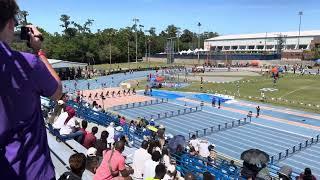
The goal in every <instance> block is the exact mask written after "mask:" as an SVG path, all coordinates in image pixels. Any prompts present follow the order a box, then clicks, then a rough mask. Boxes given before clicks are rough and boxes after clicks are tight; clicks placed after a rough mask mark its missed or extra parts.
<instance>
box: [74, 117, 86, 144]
mask: <svg viewBox="0 0 320 180" xmlns="http://www.w3.org/2000/svg"><path fill="white" fill-rule="evenodd" d="M87 127H88V122H87V121H85V120H83V121H81V128H80V129H79V131H81V132H82V133H83V136H81V137H79V138H78V139H77V141H78V142H79V143H80V144H83V140H84V137H85V136H86V135H87V133H88V132H87V130H86V129H87Z"/></svg>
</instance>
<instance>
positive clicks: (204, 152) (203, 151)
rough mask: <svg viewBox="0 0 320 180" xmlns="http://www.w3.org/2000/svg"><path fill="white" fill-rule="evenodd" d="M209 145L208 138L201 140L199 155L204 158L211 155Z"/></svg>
mask: <svg viewBox="0 0 320 180" xmlns="http://www.w3.org/2000/svg"><path fill="white" fill-rule="evenodd" d="M208 147H209V142H208V141H207V140H200V143H199V155H200V156H201V157H202V158H207V157H208V156H209V155H210V152H209V149H208Z"/></svg>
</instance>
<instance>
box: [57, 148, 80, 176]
mask: <svg viewBox="0 0 320 180" xmlns="http://www.w3.org/2000/svg"><path fill="white" fill-rule="evenodd" d="M69 166H70V169H71V171H68V172H65V173H63V174H62V175H61V176H60V178H59V180H81V177H82V174H83V172H84V170H85V168H86V156H85V155H84V154H83V153H76V154H73V155H71V156H70V158H69Z"/></svg>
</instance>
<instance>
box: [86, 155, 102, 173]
mask: <svg viewBox="0 0 320 180" xmlns="http://www.w3.org/2000/svg"><path fill="white" fill-rule="evenodd" d="M86 161H87V163H86V169H88V170H89V171H90V172H92V173H93V174H95V173H96V172H95V170H96V169H97V168H98V167H99V159H98V158H97V157H87V159H86Z"/></svg>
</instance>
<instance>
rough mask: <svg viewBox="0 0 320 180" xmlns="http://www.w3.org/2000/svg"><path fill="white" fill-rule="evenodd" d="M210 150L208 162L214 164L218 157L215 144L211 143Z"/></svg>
mask: <svg viewBox="0 0 320 180" xmlns="http://www.w3.org/2000/svg"><path fill="white" fill-rule="evenodd" d="M208 150H209V152H210V155H209V156H208V162H209V163H210V165H214V164H215V163H216V159H217V151H216V150H215V145H214V144H211V145H209V147H208Z"/></svg>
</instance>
